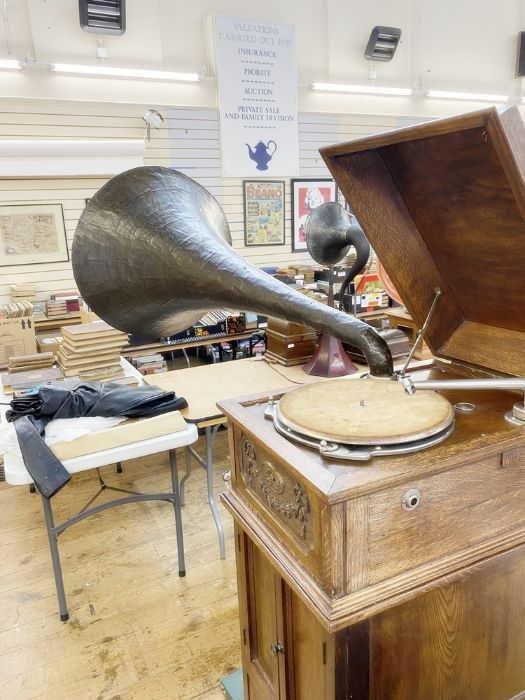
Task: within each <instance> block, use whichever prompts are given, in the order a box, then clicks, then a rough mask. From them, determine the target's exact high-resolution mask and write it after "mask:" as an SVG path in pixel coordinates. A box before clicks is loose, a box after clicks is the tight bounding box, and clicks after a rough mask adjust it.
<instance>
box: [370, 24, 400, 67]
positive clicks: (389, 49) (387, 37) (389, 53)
mask: <svg viewBox="0 0 525 700" xmlns="http://www.w3.org/2000/svg"><path fill="white" fill-rule="evenodd" d="M400 37H401V29H396V27H374V28H373V29H372V33H371V34H370V39H369V40H368V44H367V45H366V49H365V58H368V60H369V61H391V60H392V59H393V58H394V53H395V52H396V48H397V45H398V43H399V39H400Z"/></svg>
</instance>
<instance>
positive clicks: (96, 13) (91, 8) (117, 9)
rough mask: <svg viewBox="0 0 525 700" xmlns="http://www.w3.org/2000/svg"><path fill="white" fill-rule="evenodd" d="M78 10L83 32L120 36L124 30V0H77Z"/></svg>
mask: <svg viewBox="0 0 525 700" xmlns="http://www.w3.org/2000/svg"><path fill="white" fill-rule="evenodd" d="M78 10H79V14H80V26H81V27H82V29H83V30H84V31H85V32H91V33H93V34H114V35H117V36H121V35H122V34H124V33H125V31H126V0H79V2H78Z"/></svg>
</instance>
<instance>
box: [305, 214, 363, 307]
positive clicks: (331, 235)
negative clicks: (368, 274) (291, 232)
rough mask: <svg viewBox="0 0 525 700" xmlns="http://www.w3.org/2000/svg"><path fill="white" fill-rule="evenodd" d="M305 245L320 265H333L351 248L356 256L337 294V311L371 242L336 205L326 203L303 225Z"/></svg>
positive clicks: (360, 267)
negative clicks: (304, 227)
mask: <svg viewBox="0 0 525 700" xmlns="http://www.w3.org/2000/svg"><path fill="white" fill-rule="evenodd" d="M305 233H306V246H307V248H308V251H309V253H310V255H311V256H312V258H313V259H314V260H315V261H316V262H318V263H320V264H321V265H336V264H337V263H338V262H339V261H341V260H342V259H343V258H344V257H345V255H347V254H348V251H349V250H350V246H353V247H354V248H355V253H356V257H355V260H354V262H353V263H352V266H351V267H350V269H349V270H348V271H347V273H346V275H345V277H344V279H343V282H342V284H341V287H340V291H339V308H340V309H343V297H344V295H345V293H346V290H347V287H348V285H349V284H350V282H352V281H353V279H354V277H355V276H356V274H357V273H358V272H361V270H362V269H363V268H364V266H365V265H366V263H367V261H368V258H369V256H370V243H369V242H368V240H367V239H366V236H365V234H364V233H363V229H362V228H361V227H360V226H356V225H355V224H352V217H351V216H350V214H349V213H348V212H347V211H345V209H344V207H342V206H341V205H340V204H338V203H337V202H325V204H321V205H320V206H318V207H316V208H315V209H314V210H313V211H312V213H311V214H310V216H309V217H308V220H307V222H306V231H305Z"/></svg>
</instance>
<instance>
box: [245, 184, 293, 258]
mask: <svg viewBox="0 0 525 700" xmlns="http://www.w3.org/2000/svg"><path fill="white" fill-rule="evenodd" d="M242 184H243V194H244V197H243V201H244V245H247V246H255V245H284V180H243V183H242Z"/></svg>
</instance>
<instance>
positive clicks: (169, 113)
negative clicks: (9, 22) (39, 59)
mask: <svg viewBox="0 0 525 700" xmlns="http://www.w3.org/2000/svg"><path fill="white" fill-rule="evenodd" d="M144 111H145V106H144V105H122V104H117V103H98V104H94V103H92V104H87V103H82V102H53V101H47V102H44V101H31V100H24V101H11V100H0V133H1V134H2V136H3V137H4V138H12V139H52V138H64V139H77V138H83V139H96V140H103V139H112V140H115V139H140V138H143V136H144V122H143V120H142V115H143V114H144ZM163 115H164V117H165V119H166V124H167V126H166V127H163V128H162V129H160V130H158V131H156V130H153V131H152V132H151V141H149V142H146V151H145V158H144V162H145V164H146V165H164V166H169V167H176V168H178V169H180V170H182V171H183V172H185V173H186V174H187V175H189V176H190V177H193V178H194V179H196V180H197V181H198V182H200V183H201V184H202V185H204V186H205V187H206V188H207V189H209V190H210V192H212V194H214V195H215V196H216V197H217V199H218V200H219V202H220V203H221V205H222V206H223V208H224V211H225V213H226V216H227V218H228V222H229V224H230V228H231V232H232V239H233V247H234V249H235V250H236V251H237V252H238V253H239V254H241V255H242V256H243V257H245V258H246V259H247V260H249V261H250V262H252V263H253V264H254V265H265V264H266V265H272V264H273V265H277V266H280V267H286V266H287V265H288V264H294V263H296V264H297V263H300V262H304V261H309V260H310V259H309V257H308V256H307V255H306V254H304V253H293V252H292V250H291V192H290V180H289V179H286V187H285V191H286V212H285V214H286V222H285V223H286V244H285V245H284V246H265V247H247V248H246V247H245V246H244V222H243V202H242V180H240V179H236V178H227V179H224V178H222V177H221V174H220V153H219V133H218V115H217V110H215V109H195V108H172V109H170V110H163ZM412 121H413V120H412V119H410V118H405V119H400V118H397V117H390V116H373V115H326V114H300V118H299V134H300V138H299V145H300V176H301V177H306V178H308V177H311V178H318V177H329V173H328V171H327V170H326V168H325V166H324V163H323V162H322V160H321V158H320V156H319V153H318V149H319V148H320V147H321V146H323V145H328V144H332V143H335V142H337V141H346V140H350V139H352V138H356V137H358V136H362V135H364V134H371V133H377V132H379V131H384V130H385V129H390V128H395V127H398V126H404V125H405V124H407V123H410V122H412ZM106 181H107V180H106V179H105V178H89V177H69V178H56V177H55V178H0V205H1V204H13V203H16V204H29V203H32V204H33V203H61V204H62V206H63V209H64V218H65V225H66V232H67V239H68V245H69V248H71V243H72V240H73V235H74V232H75V227H76V224H77V221H78V218H79V216H80V214H81V213H82V209H83V208H84V206H85V199H86V198H88V197H92V196H93V194H94V193H95V192H96V191H97V189H99V188H100V187H101V186H102V185H103V184H104V183H105V182H106ZM23 282H32V283H34V284H35V285H36V288H37V293H38V297H39V298H40V299H43V298H48V297H49V293H50V292H53V291H64V290H66V289H72V288H75V282H74V278H73V273H72V269H71V263H69V262H61V263H49V264H39V265H17V266H10V267H9V266H7V267H0V303H1V302H4V301H9V298H10V297H9V295H10V285H12V284H15V283H23Z"/></svg>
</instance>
